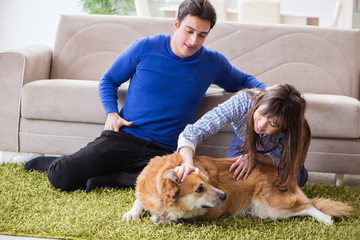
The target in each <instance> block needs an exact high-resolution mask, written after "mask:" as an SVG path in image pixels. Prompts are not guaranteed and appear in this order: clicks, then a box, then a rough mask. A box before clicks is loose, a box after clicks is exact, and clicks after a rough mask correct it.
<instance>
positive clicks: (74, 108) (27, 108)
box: [21, 79, 360, 138]
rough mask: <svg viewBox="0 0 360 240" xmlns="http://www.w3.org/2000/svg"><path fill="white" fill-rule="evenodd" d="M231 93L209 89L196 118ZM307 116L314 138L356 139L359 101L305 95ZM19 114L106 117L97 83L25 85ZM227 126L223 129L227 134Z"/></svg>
mask: <svg viewBox="0 0 360 240" xmlns="http://www.w3.org/2000/svg"><path fill="white" fill-rule="evenodd" d="M127 86H128V84H127V83H126V84H123V85H122V86H121V87H120V89H119V106H120V107H121V106H122V105H123V103H124V98H125V95H126V88H127ZM233 94H234V93H227V92H224V91H223V90H222V89H220V88H215V87H211V88H209V89H208V91H207V92H206V96H205V98H204V100H203V102H202V103H201V105H200V109H199V111H198V114H197V117H196V118H199V117H201V116H202V115H203V114H205V113H206V112H207V111H209V110H211V109H212V108H213V107H216V106H217V105H218V104H219V103H221V102H223V101H225V100H226V99H228V98H230V97H231V96H232V95H233ZM304 96H305V98H306V101H307V104H308V105H307V111H306V117H307V119H308V121H309V124H310V127H311V129H312V135H313V136H314V137H331V138H359V136H360V126H359V124H360V108H359V104H358V100H357V99H354V98H351V97H347V96H339V95H327V94H309V93H308V94H304ZM21 109H22V110H21V115H22V117H24V118H28V119H38V120H54V121H67V122H80V123H99V124H103V123H105V120H106V116H105V113H104V110H103V107H102V105H101V102H100V98H99V95H98V82H97V81H84V80H60V79H56V80H39V81H35V82H31V83H28V84H26V85H25V86H24V88H23V92H22V106H21ZM228 130H229V127H227V128H226V129H225V131H228Z"/></svg>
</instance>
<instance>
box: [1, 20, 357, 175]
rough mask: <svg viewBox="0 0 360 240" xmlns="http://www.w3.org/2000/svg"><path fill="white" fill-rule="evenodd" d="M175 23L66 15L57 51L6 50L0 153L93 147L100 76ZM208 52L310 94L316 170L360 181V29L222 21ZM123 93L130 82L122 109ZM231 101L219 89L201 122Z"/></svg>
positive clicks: (223, 136) (215, 142) (209, 147)
mask: <svg viewBox="0 0 360 240" xmlns="http://www.w3.org/2000/svg"><path fill="white" fill-rule="evenodd" d="M172 23H173V20H172V19H168V18H140V17H121V16H96V15H64V16H62V17H61V20H60V23H59V26H58V31H57V36H56V42H55V46H54V48H53V49H51V48H49V47H47V46H42V45H36V46H27V47H24V48H20V49H16V50H14V51H6V52H2V53H1V54H0V84H1V88H0V93H1V94H0V107H1V111H0V121H1V122H0V123H1V124H0V132H1V136H0V150H1V151H19V152H34V153H46V154H60V155H66V154H71V153H73V152H74V151H76V150H77V149H79V148H81V147H82V146H84V145H86V144H87V143H88V142H89V141H91V140H93V139H94V138H95V137H97V136H98V135H99V134H100V132H101V131H102V129H103V125H104V122H105V113H104V110H103V108H102V105H101V103H100V100H99V96H98V90H97V86H98V80H99V79H100V77H101V75H102V74H103V72H104V71H105V70H106V69H107V67H108V66H109V65H110V64H111V63H112V61H113V60H114V59H115V58H116V56H117V55H118V54H119V53H120V52H121V51H123V50H124V49H125V48H126V47H127V46H128V45H129V44H130V43H131V42H132V41H134V40H135V39H136V38H142V37H145V36H149V35H154V34H157V33H166V34H172ZM205 45H206V46H207V47H209V48H212V49H216V50H219V51H220V52H222V53H223V54H224V55H225V56H227V58H228V59H229V60H230V61H231V63H232V64H233V65H235V66H236V67H238V68H239V69H241V70H243V71H245V72H247V73H250V74H252V75H254V76H255V77H257V78H259V79H260V80H262V81H264V82H266V83H267V84H270V85H272V84H276V83H285V82H288V83H292V84H294V85H295V86H296V87H297V88H299V89H300V90H302V91H303V92H305V97H306V99H307V101H308V109H307V113H306V115H307V118H308V120H309V123H310V126H311V129H312V133H313V138H312V141H311V146H310V150H309V154H308V157H307V160H306V166H307V168H308V169H309V170H310V171H317V172H330V173H340V174H343V173H349V174H360V138H359V137H360V102H359V89H360V88H359V85H360V47H359V46H360V33H359V30H338V29H330V28H318V27H306V26H290V25H261V24H241V23H236V22H219V23H217V24H216V26H215V28H214V29H213V30H212V31H211V33H210V35H209V37H208V39H207V40H206V42H205ZM125 94H126V84H125V85H124V86H122V87H121V88H120V89H119V104H120V105H121V104H122V103H123V100H124V97H125ZM231 95H232V93H225V92H223V91H222V90H221V89H219V88H216V87H212V88H211V89H209V91H208V93H207V95H206V97H205V99H204V101H203V103H202V105H201V107H200V109H199V112H198V116H200V115H202V114H203V113H205V112H206V111H207V110H209V109H211V108H212V107H214V106H216V105H217V104H218V103H220V102H222V101H224V100H225V99H227V98H229V97H230V96H231ZM139 101H140V100H139ZM289 114H291V113H289ZM231 138H232V133H231V132H230V128H229V126H228V127H225V128H224V129H223V130H222V131H221V132H220V133H219V134H217V135H215V136H213V137H211V138H210V139H208V140H207V141H206V142H204V143H203V145H201V146H200V147H199V148H198V150H197V154H202V155H211V156H216V157H222V156H224V155H225V152H226V150H227V147H228V146H229V144H230V141H231Z"/></svg>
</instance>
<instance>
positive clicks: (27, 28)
mask: <svg viewBox="0 0 360 240" xmlns="http://www.w3.org/2000/svg"><path fill="white" fill-rule="evenodd" d="M149 1H151V0H149ZM152 1H161V0H152ZM162 1H167V0H162ZM228 1H229V6H231V7H234V6H232V5H234V4H237V0H228ZM335 1H336V0H282V11H290V12H309V13H320V14H321V17H320V23H319V25H320V26H324V27H328V26H330V23H331V17H332V14H333V10H334V6H335ZM343 2H344V3H347V2H351V4H352V0H343ZM235 7H236V5H235ZM351 7H352V5H351ZM343 10H344V8H343ZM343 12H344V11H343ZM81 13H82V10H81V7H80V6H79V1H78V0H0V51H4V50H8V49H12V48H16V47H20V46H23V45H26V44H34V43H36V44H45V45H48V46H50V47H51V48H52V47H53V45H54V40H55V35H56V28H57V24H58V21H59V17H60V15H61V14H81ZM347 25H348V26H351V23H350V24H344V14H343V13H342V14H341V16H340V22H339V27H342V28H349V27H348V26H347Z"/></svg>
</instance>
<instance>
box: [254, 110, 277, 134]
mask: <svg viewBox="0 0 360 240" xmlns="http://www.w3.org/2000/svg"><path fill="white" fill-rule="evenodd" d="M265 107H266V105H260V106H259V107H258V109H256V111H255V112H254V131H255V132H256V133H257V134H274V133H275V132H276V131H277V130H279V129H280V128H279V126H277V125H276V124H275V118H270V119H268V118H267V116H264V115H262V114H261V112H262V110H263V109H264V108H265Z"/></svg>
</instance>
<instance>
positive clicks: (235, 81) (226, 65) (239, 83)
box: [214, 53, 268, 92]
mask: <svg viewBox="0 0 360 240" xmlns="http://www.w3.org/2000/svg"><path fill="white" fill-rule="evenodd" d="M218 57H219V62H220V68H219V69H221V70H220V71H219V74H218V76H217V78H216V80H215V82H214V84H216V85H218V86H219V87H221V88H223V89H224V90H225V91H228V92H236V91H239V90H240V89H244V88H262V89H265V88H266V87H267V86H268V85H267V84H265V83H263V82H261V81H259V80H258V79H257V78H255V77H253V76H252V75H249V74H247V73H245V72H242V71H240V70H239V69H237V68H236V67H234V66H233V65H231V63H230V62H229V60H228V59H227V58H226V57H225V56H224V55H222V54H221V53H218Z"/></svg>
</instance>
